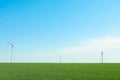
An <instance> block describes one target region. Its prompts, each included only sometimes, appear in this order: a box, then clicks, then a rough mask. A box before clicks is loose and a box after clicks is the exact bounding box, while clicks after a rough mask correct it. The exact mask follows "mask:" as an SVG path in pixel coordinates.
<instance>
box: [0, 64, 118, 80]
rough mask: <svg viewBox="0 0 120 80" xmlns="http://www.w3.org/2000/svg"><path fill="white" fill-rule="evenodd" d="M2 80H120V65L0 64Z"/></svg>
mask: <svg viewBox="0 0 120 80" xmlns="http://www.w3.org/2000/svg"><path fill="white" fill-rule="evenodd" d="M0 80H120V64H112V63H111V64H76V63H74V64H72V63H71V64H70V63H69V64H65V63H64V64H56V63H54V64H50V63H49V64H47V63H46V64H45V63H12V64H10V63H0Z"/></svg>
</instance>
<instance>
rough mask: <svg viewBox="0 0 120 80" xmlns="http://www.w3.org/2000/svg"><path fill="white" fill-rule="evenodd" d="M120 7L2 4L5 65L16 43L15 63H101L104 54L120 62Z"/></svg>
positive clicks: (104, 0)
mask: <svg viewBox="0 0 120 80" xmlns="http://www.w3.org/2000/svg"><path fill="white" fill-rule="evenodd" d="M119 4H120V1H119V0H0V45H1V46H0V61H1V62H9V60H10V50H11V49H10V46H9V44H8V43H7V41H10V42H12V43H13V44H14V45H15V48H14V62H58V61H59V54H61V55H62V57H63V59H62V60H63V62H89V61H90V62H99V59H98V58H99V56H100V55H99V53H100V51H101V50H104V51H105V52H106V53H107V54H106V59H105V60H106V62H120V59H118V58H120V54H119V52H120V51H119V45H118V44H119V43H120V42H119V40H120V31H119V30H120V22H119V21H120V15H119V14H120V10H119V9H120V5H119ZM107 42H109V43H107ZM99 43H101V44H103V43H104V44H106V45H107V46H106V45H104V44H103V45H101V44H99ZM93 45H94V46H93ZM110 45H111V47H110ZM113 45H114V47H112V46H113ZM98 46H101V47H98ZM116 46H117V47H116ZM88 47H89V48H90V47H93V48H91V49H89V48H88ZM95 47H98V48H101V49H99V50H98V49H96V48H95ZM103 47H104V49H102V48H103ZM106 47H109V50H108V48H107V49H106ZM114 52H115V53H114ZM113 55H117V56H115V57H114V58H113ZM107 56H108V57H107ZM116 57H117V58H116ZM107 58H108V59H107ZM109 58H110V59H109Z"/></svg>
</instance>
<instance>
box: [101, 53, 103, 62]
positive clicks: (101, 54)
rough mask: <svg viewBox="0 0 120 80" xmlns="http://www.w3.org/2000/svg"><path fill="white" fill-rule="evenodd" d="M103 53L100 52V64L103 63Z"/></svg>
mask: <svg viewBox="0 0 120 80" xmlns="http://www.w3.org/2000/svg"><path fill="white" fill-rule="evenodd" d="M103 56H104V55H103V51H101V62H102V63H103V62H104V61H103Z"/></svg>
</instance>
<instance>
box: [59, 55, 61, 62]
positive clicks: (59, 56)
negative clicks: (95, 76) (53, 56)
mask: <svg viewBox="0 0 120 80" xmlns="http://www.w3.org/2000/svg"><path fill="white" fill-rule="evenodd" d="M59 59H60V63H61V54H59Z"/></svg>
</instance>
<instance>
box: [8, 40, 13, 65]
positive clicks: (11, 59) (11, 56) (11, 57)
mask: <svg viewBox="0 0 120 80" xmlns="http://www.w3.org/2000/svg"><path fill="white" fill-rule="evenodd" d="M8 43H9V45H10V46H11V55H10V62H11V63H12V62H13V48H14V45H13V44H12V43H11V42H8Z"/></svg>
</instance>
